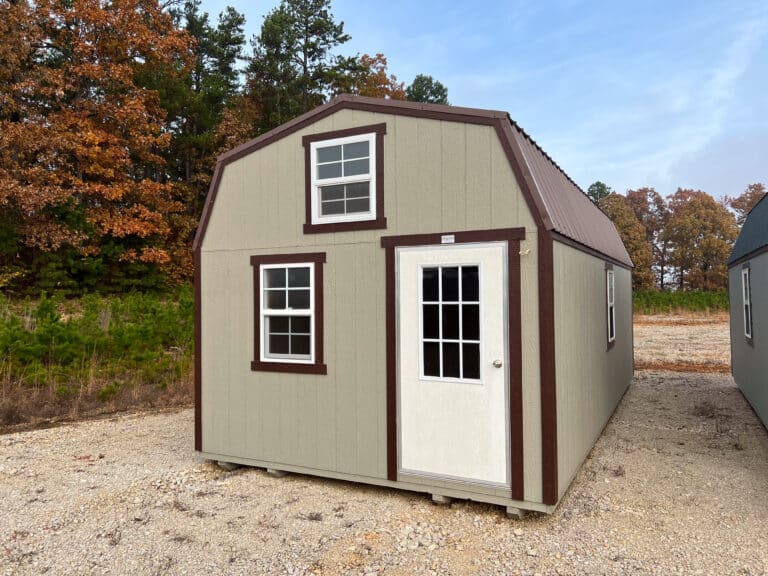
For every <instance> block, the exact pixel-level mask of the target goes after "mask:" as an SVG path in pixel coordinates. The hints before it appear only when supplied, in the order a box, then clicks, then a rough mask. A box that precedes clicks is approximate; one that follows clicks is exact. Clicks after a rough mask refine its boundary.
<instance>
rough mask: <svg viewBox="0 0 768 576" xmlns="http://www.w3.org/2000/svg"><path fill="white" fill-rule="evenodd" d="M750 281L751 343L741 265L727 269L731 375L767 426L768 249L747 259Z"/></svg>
mask: <svg viewBox="0 0 768 576" xmlns="http://www.w3.org/2000/svg"><path fill="white" fill-rule="evenodd" d="M747 262H748V263H749V265H750V269H751V272H750V276H751V278H750V280H751V283H752V324H753V325H752V345H750V344H749V343H748V342H747V339H746V338H745V336H744V298H743V295H742V291H741V270H742V265H741V264H739V265H737V266H734V267H732V268H731V269H730V270H729V272H728V289H729V292H730V310H731V312H730V316H731V366H732V371H733V379H734V380H735V381H736V384H737V385H738V386H739V388H740V389H741V391H742V392H743V394H744V396H745V397H746V399H747V401H748V402H749V403H750V404H751V405H752V408H754V410H755V412H756V413H757V415H758V417H760V419H761V420H762V421H763V424H764V425H765V426H766V427H768V252H764V253H763V254H760V255H759V256H756V257H755V258H752V259H751V260H748V261H747Z"/></svg>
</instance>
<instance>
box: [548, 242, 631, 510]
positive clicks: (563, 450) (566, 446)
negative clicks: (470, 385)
mask: <svg viewBox="0 0 768 576" xmlns="http://www.w3.org/2000/svg"><path fill="white" fill-rule="evenodd" d="M613 270H614V272H615V280H614V282H615V284H614V285H615V305H616V342H615V345H614V346H613V347H612V348H611V349H608V339H607V311H606V272H605V261H604V260H601V259H599V258H596V257H594V256H590V255H589V254H585V253H584V252H581V251H579V250H576V249H574V248H572V247H570V246H567V245H565V244H562V243H560V242H555V244H554V283H555V349H556V356H555V357H556V377H557V460H558V489H559V491H558V494H559V496H562V495H563V494H564V493H565V490H566V489H567V488H568V485H569V484H570V482H571V480H572V478H573V476H574V475H575V474H576V472H577V471H578V469H579V467H580V466H581V463H582V462H583V461H584V459H585V458H586V456H587V454H589V451H590V450H591V449H592V446H593V444H594V442H595V440H596V439H597V437H598V436H599V435H600V433H601V431H602V429H603V428H604V426H605V424H606V423H607V422H608V419H609V418H610V417H611V414H613V411H614V410H615V408H616V406H617V404H618V402H619V400H621V397H622V396H623V395H624V392H625V391H626V390H627V387H628V386H629V385H630V383H631V381H632V373H633V342H632V274H631V272H630V271H629V270H627V269H625V268H620V267H614V268H613Z"/></svg>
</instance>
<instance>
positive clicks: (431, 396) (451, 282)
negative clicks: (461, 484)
mask: <svg viewBox="0 0 768 576" xmlns="http://www.w3.org/2000/svg"><path fill="white" fill-rule="evenodd" d="M505 262H506V244H505V243H492V244H469V245H450V246H434V247H419V248H400V249H398V250H397V278H398V365H399V367H398V376H399V378H398V385H399V394H398V398H399V403H398V404H399V406H398V417H399V433H400V438H399V440H400V442H399V447H400V469H401V471H403V472H406V473H412V474H421V475H428V476H438V477H443V478H453V479H459V480H465V481H470V482H480V483H486V484H494V485H503V486H509V474H508V471H509V466H508V456H507V454H508V442H507V439H508V432H507V431H508V428H507V415H508V397H507V392H506V389H507V375H506V374H507V369H506V365H507V358H506V350H507V346H506V334H505V325H506V316H507V314H506V299H505V295H506V289H505V287H506V270H505V266H504V263H505ZM475 275H476V276H475ZM475 277H476V278H477V280H476V281H475V279H474V278H475ZM435 278H437V282H435ZM457 286H458V287H457ZM457 317H458V320H457ZM494 362H495V363H496V364H500V366H499V367H496V366H494Z"/></svg>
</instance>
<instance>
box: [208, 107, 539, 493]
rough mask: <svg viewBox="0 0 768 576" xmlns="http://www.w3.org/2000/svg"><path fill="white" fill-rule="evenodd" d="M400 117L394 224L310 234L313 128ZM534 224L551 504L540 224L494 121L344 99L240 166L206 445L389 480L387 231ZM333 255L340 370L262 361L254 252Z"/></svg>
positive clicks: (526, 376)
mask: <svg viewBox="0 0 768 576" xmlns="http://www.w3.org/2000/svg"><path fill="white" fill-rule="evenodd" d="M379 122H386V123H387V134H386V136H385V137H384V178H385V180H384V200H385V214H386V217H387V223H388V226H387V229H386V230H364V231H355V232H337V233H330V234H308V235H305V234H303V232H302V227H303V224H304V214H305V208H304V167H303V162H304V157H303V153H304V152H303V147H302V145H301V138H302V136H304V135H305V134H311V133H317V132H327V131H330V130H339V129H344V128H350V127H353V126H359V125H365V124H375V123H379ZM518 226H523V227H525V228H526V230H527V232H528V236H527V238H526V240H525V241H523V242H522V243H521V251H522V252H524V253H525V252H526V251H529V252H528V253H527V254H525V255H523V256H522V257H521V275H522V278H521V281H522V286H523V290H522V300H523V302H522V323H523V348H524V358H523V402H524V406H525V409H524V422H523V428H524V442H525V445H524V457H525V497H526V500H529V501H532V502H540V501H541V463H540V454H541V448H540V446H541V422H540V417H539V416H540V410H539V387H538V374H539V367H538V357H539V356H538V315H537V294H538V292H537V267H536V266H537V264H536V245H537V243H536V228H535V223H534V221H533V218H532V216H531V214H530V212H529V210H528V207H527V205H526V203H525V199H524V198H523V196H522V194H521V192H520V189H519V187H518V185H517V182H516V181H515V178H514V174H513V172H512V169H511V167H510V166H509V164H508V161H507V159H506V156H505V155H504V152H503V149H502V147H501V144H500V142H499V141H498V138H497V136H496V133H495V131H494V129H493V127H489V126H476V125H465V124H461V123H453V122H444V121H437V120H428V119H419V118H410V117H405V116H389V115H386V114H378V113H370V112H363V111H352V110H341V111H339V112H338V113H336V114H334V115H332V116H329V117H327V118H324V119H322V120H320V121H318V122H317V123H315V124H313V125H311V126H309V127H307V128H306V129H304V130H301V131H298V132H296V133H295V134H292V135H290V136H288V137H286V138H284V139H282V140H280V141H278V142H275V143H274V144H272V145H270V146H267V147H265V148H263V149H261V150H258V151H256V152H254V153H252V154H250V155H248V156H246V157H244V158H242V159H240V160H238V161H236V162H233V163H232V164H229V165H228V166H227V167H226V168H225V169H224V173H223V176H222V182H221V187H220V192H219V195H218V198H217V200H216V205H215V209H214V211H213V213H212V214H211V219H210V222H209V226H208V230H207V233H206V236H205V242H204V244H203V246H202V251H201V261H202V267H203V274H202V279H203V280H202V286H201V290H202V298H203V306H202V319H201V320H202V382H203V384H202V413H203V451H204V452H208V453H212V454H219V455H222V456H226V455H232V456H239V457H242V458H250V459H254V460H260V461H266V462H274V463H276V464H279V463H284V464H292V465H295V466H303V467H307V468H313V469H317V470H328V471H332V472H338V473H346V474H353V475H358V476H361V477H371V478H379V479H384V478H386V475H387V470H386V357H385V353H386V346H385V254H384V249H382V248H381V247H380V243H379V239H380V237H381V236H382V235H398V234H412V233H429V232H443V231H460V230H474V229H484V228H506V227H518ZM316 251H323V252H326V253H327V262H326V264H325V268H324V275H325V326H324V329H325V356H326V358H325V362H326V364H327V366H328V374H327V375H323V376H316V375H305V374H280V373H267V372H251V370H250V362H251V360H252V359H253V358H252V354H253V341H252V340H253V316H254V310H253V274H252V269H251V266H250V263H249V258H250V256H251V255H257V254H279V253H297V252H316Z"/></svg>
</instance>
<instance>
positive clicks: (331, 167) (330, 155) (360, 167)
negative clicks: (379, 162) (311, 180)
mask: <svg viewBox="0 0 768 576" xmlns="http://www.w3.org/2000/svg"><path fill="white" fill-rule="evenodd" d="M315 160H316V162H315V165H316V166H317V179H318V180H328V179H332V178H341V177H346V176H369V175H370V173H371V166H370V163H371V152H370V145H369V141H368V140H367V139H365V140H361V141H360V142H350V143H349V144H344V145H343V146H341V145H336V146H325V147H322V148H317V150H316V154H315Z"/></svg>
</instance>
